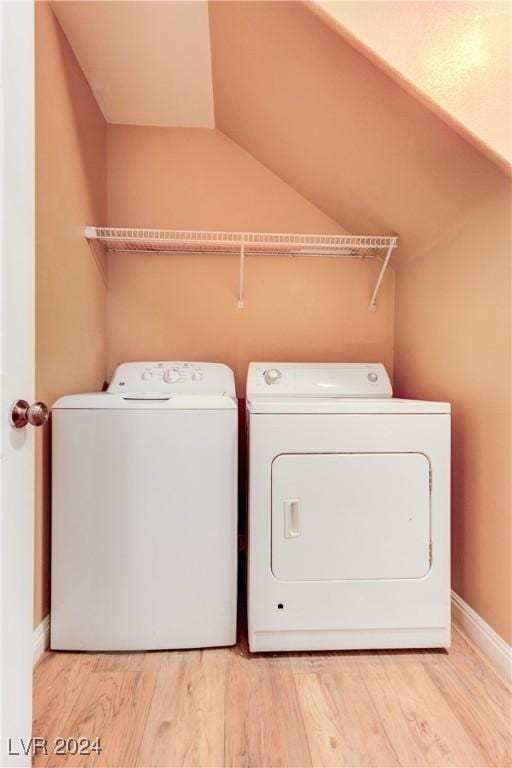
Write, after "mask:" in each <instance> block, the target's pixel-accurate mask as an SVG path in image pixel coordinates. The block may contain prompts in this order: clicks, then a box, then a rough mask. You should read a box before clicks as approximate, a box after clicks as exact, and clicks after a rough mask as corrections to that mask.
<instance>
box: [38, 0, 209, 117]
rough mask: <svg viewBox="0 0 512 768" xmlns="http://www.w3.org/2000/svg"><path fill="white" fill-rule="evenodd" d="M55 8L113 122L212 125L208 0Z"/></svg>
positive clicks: (126, 0)
mask: <svg viewBox="0 0 512 768" xmlns="http://www.w3.org/2000/svg"><path fill="white" fill-rule="evenodd" d="M52 9H53V11H54V13H55V15H56V16H57V18H58V20H59V22H60V25H61V26H62V28H63V30H64V33H65V35H66V37H67V39H68V41H69V43H70V45H71V47H72V49H73V51H74V53H75V56H76V57H77V59H78V61H79V63H80V66H81V67H82V70H83V72H84V74H85V76H86V78H87V80H88V82H89V84H90V86H91V88H92V90H93V93H94V95H95V97H96V100H97V102H98V104H99V106H100V107H101V109H102V111H103V114H104V116H105V119H106V120H107V121H108V122H110V123H119V124H130V125H161V126H187V127H194V128H195V127H198V128H213V127H214V109H213V88H212V71H211V55H210V29H209V22H208V3H207V2H206V0H193V2H183V1H182V2H180V0H177V1H171V2H154V1H153V0H145V1H144V2H140V0H139V1H137V0H115V1H112V0H110V1H105V0H96V2H90V1H87V0H86V1H83V0H80V1H79V2H77V1H76V0H72V1H71V2H70V1H69V0H57V1H54V2H52Z"/></svg>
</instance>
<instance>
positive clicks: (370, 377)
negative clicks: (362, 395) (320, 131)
mask: <svg viewBox="0 0 512 768" xmlns="http://www.w3.org/2000/svg"><path fill="white" fill-rule="evenodd" d="M378 380H379V377H378V375H377V374H376V373H375V371H370V373H369V374H368V381H371V382H372V384H375V382H376V381H378Z"/></svg>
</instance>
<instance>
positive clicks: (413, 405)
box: [247, 396, 450, 414]
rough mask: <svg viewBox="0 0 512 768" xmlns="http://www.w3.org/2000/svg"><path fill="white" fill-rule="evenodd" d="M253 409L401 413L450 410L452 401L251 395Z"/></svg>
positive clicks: (256, 411) (288, 411) (249, 400)
mask: <svg viewBox="0 0 512 768" xmlns="http://www.w3.org/2000/svg"><path fill="white" fill-rule="evenodd" d="M247 409H248V411H249V413H251V414H252V413H274V414H300V413H312V414H314V413H318V414H322V413H324V414H337V413H360V414H365V413H366V414H379V413H380V414H400V413H409V414H413V413H417V414H421V413H431V414H433V413H448V414H449V413H450V403H436V402H431V401H429V400H400V399H399V398H395V397H388V398H385V397H382V398H379V399H375V400H371V399H368V398H359V399H355V398H343V397H340V398H315V397H308V398H304V397H293V398H290V397H288V398H286V397H282V398H275V399H274V398H272V399H271V398H269V397H264V396H263V397H260V396H256V397H254V396H253V397H251V398H248V399H247Z"/></svg>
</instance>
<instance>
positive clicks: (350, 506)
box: [272, 453, 431, 582]
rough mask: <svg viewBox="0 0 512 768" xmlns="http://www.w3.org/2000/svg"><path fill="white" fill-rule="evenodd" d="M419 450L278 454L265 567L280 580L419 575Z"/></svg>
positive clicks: (424, 468) (426, 488)
mask: <svg viewBox="0 0 512 768" xmlns="http://www.w3.org/2000/svg"><path fill="white" fill-rule="evenodd" d="M430 538H431V536H430V464H429V460H428V459H427V457H426V456H425V455H424V454H423V453H334V454H327V453H326V454H281V455H279V456H277V457H276V458H275V459H274V461H273V463H272V573H273V575H274V576H275V578H277V579H279V580H281V581H310V582H311V581H322V580H382V579H420V578H422V577H424V576H425V575H426V574H427V573H428V571H429V568H430Z"/></svg>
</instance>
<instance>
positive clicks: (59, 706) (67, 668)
mask: <svg viewBox="0 0 512 768" xmlns="http://www.w3.org/2000/svg"><path fill="white" fill-rule="evenodd" d="M96 663H97V657H96V656H95V655H94V654H86V653H53V652H49V651H46V652H45V653H44V654H43V656H42V657H41V660H40V661H39V663H38V665H37V666H36V668H35V670H34V703H33V730H32V733H33V735H34V736H41V737H43V738H45V739H47V741H48V743H49V745H50V752H51V747H52V745H53V744H54V741H55V739H56V738H57V737H58V736H64V735H65V734H64V732H63V728H64V723H65V722H66V720H67V718H68V717H69V715H70V713H71V711H72V709H73V707H74V706H75V704H76V702H77V700H78V699H79V698H80V697H81V696H82V692H83V689H84V686H85V684H86V681H87V679H88V678H89V676H90V674H91V673H92V671H93V669H94V667H95V665H96ZM50 757H51V754H48V755H45V754H44V753H37V754H36V755H34V758H33V765H34V766H35V767H36V768H38V767H39V766H43V765H47V764H48V762H49V759H50Z"/></svg>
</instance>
